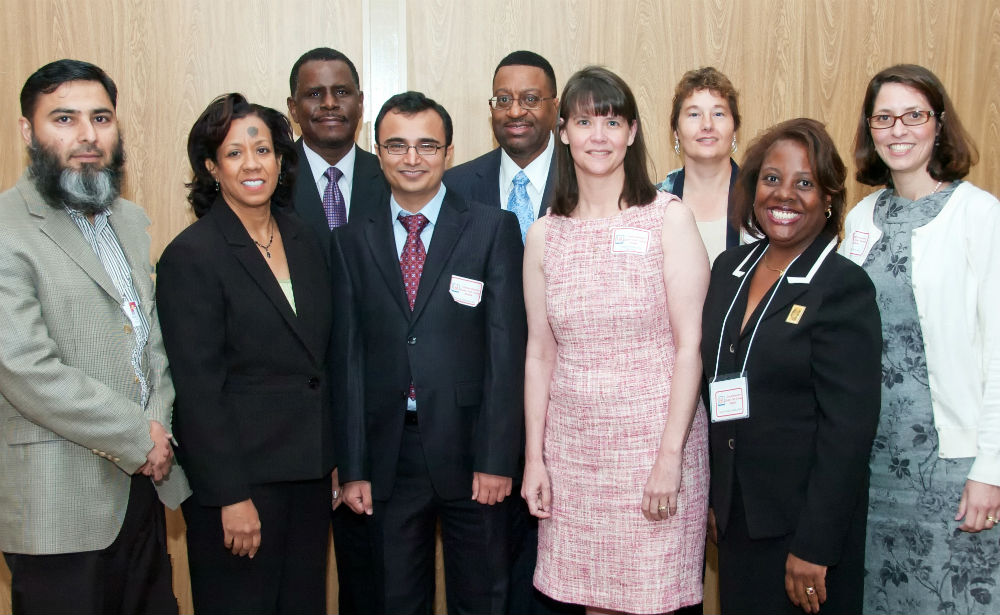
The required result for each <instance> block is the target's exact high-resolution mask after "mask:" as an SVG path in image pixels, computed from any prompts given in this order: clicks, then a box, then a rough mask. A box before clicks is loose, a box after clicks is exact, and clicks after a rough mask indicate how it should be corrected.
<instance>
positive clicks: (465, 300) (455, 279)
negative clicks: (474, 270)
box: [448, 275, 483, 307]
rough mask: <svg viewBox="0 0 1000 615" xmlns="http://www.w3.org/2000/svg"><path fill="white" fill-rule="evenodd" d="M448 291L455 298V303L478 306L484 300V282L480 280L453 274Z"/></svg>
mask: <svg viewBox="0 0 1000 615" xmlns="http://www.w3.org/2000/svg"><path fill="white" fill-rule="evenodd" d="M448 292H450V293H451V298H452V299H454V300H455V303H460V304H461V305H467V306H469V307H476V306H477V305H479V302H480V301H482V300H483V283H482V282H480V281H479V280H473V279H471V278H463V277H462V276H458V275H453V276H451V286H449V287H448Z"/></svg>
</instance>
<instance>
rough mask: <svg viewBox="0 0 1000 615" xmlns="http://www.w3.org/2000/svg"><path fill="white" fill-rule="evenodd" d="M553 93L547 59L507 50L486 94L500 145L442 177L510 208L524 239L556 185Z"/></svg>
mask: <svg viewBox="0 0 1000 615" xmlns="http://www.w3.org/2000/svg"><path fill="white" fill-rule="evenodd" d="M556 95H557V92H556V76H555V72H554V71H553V70H552V65H551V64H549V62H548V60H546V59H545V58H543V57H542V56H540V55H538V54H537V53H534V52H532V51H515V52H513V53H511V54H509V55H508V56H507V57H505V58H504V59H503V60H501V61H500V64H499V65H497V68H496V71H495V72H494V73H493V98H490V99H489V106H490V114H491V116H492V120H493V136H494V137H496V140H497V143H499V144H500V147H498V148H496V149H494V150H492V151H490V152H488V153H486V154H483V155H482V156H480V157H479V158H476V159H475V160H470V161H469V162H466V163H465V164H461V165H458V166H456V167H455V168H453V169H450V170H449V171H448V172H447V173H445V176H444V184H445V185H446V186H447V187H448V189H449V190H453V191H455V192H458V193H459V194H461V195H462V196H463V197H465V198H466V199H469V200H472V201H479V202H480V203H483V204H485V205H493V206H495V207H501V208H504V209H507V210H509V211H510V212H512V213H514V214H515V215H516V216H517V220H518V222H519V223H520V226H521V239H522V241H523V239H524V235H525V234H526V233H527V231H528V227H529V226H531V223H532V222H534V221H535V219H536V218H538V217H540V216H542V215H544V214H545V210H546V208H547V207H548V203H549V199H550V198H551V194H552V187H553V185H554V184H555V177H554V175H553V174H554V173H555V165H554V164H552V156H553V154H554V152H555V146H554V137H553V130H554V129H555V127H556V118H557V117H558V109H559V100H558V99H557V98H556Z"/></svg>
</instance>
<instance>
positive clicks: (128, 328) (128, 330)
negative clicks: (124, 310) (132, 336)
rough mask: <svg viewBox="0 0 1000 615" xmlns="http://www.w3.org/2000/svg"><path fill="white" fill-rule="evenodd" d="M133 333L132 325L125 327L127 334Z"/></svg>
mask: <svg viewBox="0 0 1000 615" xmlns="http://www.w3.org/2000/svg"><path fill="white" fill-rule="evenodd" d="M131 332H132V325H125V333H131Z"/></svg>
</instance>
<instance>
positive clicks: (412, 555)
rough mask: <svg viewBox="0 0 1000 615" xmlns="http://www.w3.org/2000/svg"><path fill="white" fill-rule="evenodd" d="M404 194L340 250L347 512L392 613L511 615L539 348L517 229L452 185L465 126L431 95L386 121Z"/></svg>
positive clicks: (388, 160) (335, 245)
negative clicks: (514, 530) (527, 396)
mask: <svg viewBox="0 0 1000 615" xmlns="http://www.w3.org/2000/svg"><path fill="white" fill-rule="evenodd" d="M375 134H376V138H377V141H378V149H379V152H378V156H379V161H380V162H381V165H382V171H383V173H384V175H385V177H386V179H387V180H388V183H389V186H390V188H391V194H390V195H389V196H387V197H385V198H384V199H383V200H382V203H381V207H380V208H379V209H378V211H375V210H372V211H371V212H366V214H365V216H364V218H363V219H361V220H358V221H357V222H356V223H352V224H351V225H349V226H348V227H346V228H345V229H343V231H341V232H340V233H337V234H335V235H334V236H333V238H332V239H331V243H332V245H331V267H332V269H333V281H334V289H335V290H334V293H335V297H334V305H335V314H334V323H335V325H334V328H335V341H334V345H333V347H334V352H335V353H336V356H335V358H334V361H333V364H334V366H333V370H334V374H335V378H336V379H337V380H336V381H335V386H337V387H338V388H339V389H340V390H339V391H338V394H337V395H336V396H335V397H336V399H337V401H336V407H335V424H336V427H337V429H336V437H337V438H338V440H337V452H338V464H339V472H340V479H341V481H343V485H344V501H345V502H346V503H347V505H348V506H350V507H351V509H352V510H354V511H355V512H357V513H358V514H366V515H371V516H372V521H373V532H374V534H375V549H376V554H377V556H376V559H377V560H378V562H379V564H380V565H381V566H382V570H383V571H384V591H383V592H382V594H381V597H382V598H383V599H384V603H383V604H380V605H379V607H380V608H381V609H382V610H383V611H384V612H387V613H427V612H430V610H431V605H432V602H433V598H434V545H435V527H436V525H437V523H438V521H440V523H441V534H442V539H443V542H444V557H445V574H446V580H447V583H446V590H447V598H448V612H449V613H504V612H505V609H506V605H507V589H508V574H509V565H510V564H509V555H510V552H509V548H508V546H507V545H508V530H509V510H510V504H511V502H513V501H516V499H517V498H516V494H515V495H512V485H513V477H514V476H516V475H518V473H519V471H520V470H519V467H518V457H519V454H520V450H521V432H522V430H523V420H524V416H523V415H524V407H523V403H524V401H523V397H524V395H523V393H524V351H525V341H526V337H527V325H526V322H525V313H524V300H523V297H522V292H521V261H522V245H521V240H520V233H519V231H518V224H517V219H516V218H515V217H514V216H513V215H511V214H510V213H508V212H504V211H501V210H499V209H495V208H487V207H484V206H480V205H476V204H470V203H468V202H467V201H466V200H465V199H463V198H462V197H460V196H459V195H457V194H455V193H454V192H452V191H451V190H447V189H446V188H445V187H444V185H443V184H442V183H441V178H442V176H443V175H444V169H445V167H446V166H447V164H448V162H449V161H450V160H451V156H452V143H451V141H452V126H451V118H450V117H449V116H448V113H447V111H445V110H444V108H443V107H441V105H439V104H437V103H436V102H434V101H433V100H430V99H428V98H427V97H425V96H424V95H423V94H421V93H419V92H406V93H404V94H397V95H396V96H393V97H392V98H390V99H389V100H388V101H386V103H385V104H384V105H383V106H382V110H381V111H380V112H379V114H378V117H377V118H376V120H375Z"/></svg>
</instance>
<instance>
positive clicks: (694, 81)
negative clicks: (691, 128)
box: [670, 66, 741, 130]
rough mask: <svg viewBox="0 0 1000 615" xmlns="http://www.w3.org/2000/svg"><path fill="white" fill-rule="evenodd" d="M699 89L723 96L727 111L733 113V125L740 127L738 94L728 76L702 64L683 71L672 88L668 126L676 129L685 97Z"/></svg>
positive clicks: (737, 128)
mask: <svg viewBox="0 0 1000 615" xmlns="http://www.w3.org/2000/svg"><path fill="white" fill-rule="evenodd" d="M699 90H708V91H710V92H712V93H713V94H716V95H717V96H719V97H720V98H725V99H726V103H728V104H729V112H730V113H732V114H733V127H734V129H735V130H739V129H740V122H741V119H740V100H739V99H740V94H739V92H737V91H736V88H735V87H733V82H732V81H730V80H729V77H727V76H725V75H724V74H723V73H722V72H720V71H719V70H717V69H716V68H715V67H713V66H703V67H701V68H696V69H695V70H689V71H688V72H686V73H684V76H683V77H681V80H680V81H678V82H677V87H676V88H674V102H673V107H672V108H671V109H670V128H671V130H677V122H678V120H680V117H681V106H682V105H683V104H684V101H685V100H687V97H688V96H690V95H692V94H694V93H695V92H697V91H699Z"/></svg>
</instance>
